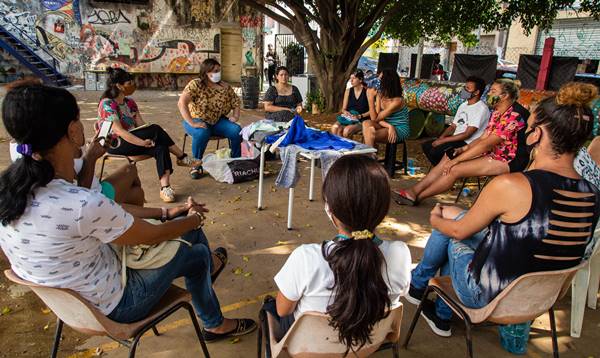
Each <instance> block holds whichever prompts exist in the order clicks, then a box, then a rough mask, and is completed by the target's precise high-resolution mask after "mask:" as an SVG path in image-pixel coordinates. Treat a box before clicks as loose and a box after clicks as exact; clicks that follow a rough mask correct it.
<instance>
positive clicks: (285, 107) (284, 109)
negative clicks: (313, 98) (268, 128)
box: [264, 66, 302, 122]
mask: <svg viewBox="0 0 600 358" xmlns="http://www.w3.org/2000/svg"><path fill="white" fill-rule="evenodd" d="M289 80H290V72H289V71H288V69H287V67H285V66H279V67H277V69H276V70H275V85H273V86H270V87H269V89H267V92H266V93H265V97H264V103H265V118H266V119H271V120H273V121H276V122H288V121H291V120H292V119H294V115H295V114H296V113H301V112H302V95H301V94H300V90H299V89H298V87H296V86H294V85H291V84H289V83H288V82H289Z"/></svg>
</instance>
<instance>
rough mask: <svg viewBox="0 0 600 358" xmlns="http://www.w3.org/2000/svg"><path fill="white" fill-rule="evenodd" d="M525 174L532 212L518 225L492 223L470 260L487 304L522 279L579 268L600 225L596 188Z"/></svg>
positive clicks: (580, 182)
mask: <svg viewBox="0 0 600 358" xmlns="http://www.w3.org/2000/svg"><path fill="white" fill-rule="evenodd" d="M523 175H525V177H526V178H527V179H528V180H529V184H530V185H531V189H532V203H531V208H530V210H529V212H528V213H527V215H525V217H524V218H523V219H521V220H520V221H519V222H516V223H510V224H508V223H504V222H502V221H500V220H499V219H496V220H495V221H494V222H492V223H491V224H490V226H489V233H488V235H487V237H486V238H485V239H484V240H483V241H482V242H481V244H480V245H479V246H478V247H477V250H475V253H474V256H473V261H472V262H471V266H470V271H471V273H472V275H473V276H472V277H473V278H474V279H475V281H476V282H477V283H478V285H479V287H480V288H481V292H482V295H483V297H482V298H484V299H486V300H487V301H488V302H489V301H491V300H492V299H494V297H496V295H498V293H500V291H502V290H503V289H504V288H505V287H506V286H508V285H509V284H510V283H511V282H512V281H514V280H515V279H516V278H518V277H519V276H522V275H524V274H527V273H530V272H539V271H553V270H561V269H566V268H569V267H573V266H576V265H577V264H579V263H580V262H581V259H582V257H583V256H584V253H585V252H586V250H588V246H589V244H590V242H591V241H592V240H591V238H592V233H593V232H594V227H595V226H596V223H597V222H598V216H599V214H600V192H599V191H598V188H596V186H594V185H593V184H591V183H589V182H588V181H586V180H584V179H579V180H578V179H571V178H566V177H563V176H560V175H558V174H554V173H551V172H548V171H543V170H531V171H527V172H524V173H523Z"/></svg>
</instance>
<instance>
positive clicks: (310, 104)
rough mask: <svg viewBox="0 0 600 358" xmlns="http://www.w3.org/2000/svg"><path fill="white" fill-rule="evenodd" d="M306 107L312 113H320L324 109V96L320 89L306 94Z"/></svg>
mask: <svg viewBox="0 0 600 358" xmlns="http://www.w3.org/2000/svg"><path fill="white" fill-rule="evenodd" d="M306 109H307V110H309V111H310V113H312V114H314V115H317V114H321V113H322V112H323V111H324V110H325V98H323V96H322V95H321V91H319V90H317V91H315V92H309V93H307V94H306Z"/></svg>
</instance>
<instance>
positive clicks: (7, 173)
mask: <svg viewBox="0 0 600 358" xmlns="http://www.w3.org/2000/svg"><path fill="white" fill-rule="evenodd" d="M78 119H79V107H78V106H77V101H76V99H75V97H74V96H73V95H72V94H71V93H70V92H69V91H67V90H65V89H63V88H57V87H50V86H45V85H43V84H41V83H40V82H39V81H31V80H24V81H19V82H15V83H13V84H10V85H8V86H7V93H6V96H5V97H4V101H3V103H2V121H3V123H4V127H5V128H6V130H7V131H8V133H9V134H10V135H11V136H12V137H13V138H14V139H15V141H17V142H18V143H20V144H22V145H24V146H23V147H24V148H26V150H23V151H22V152H20V153H21V154H23V156H22V158H20V159H17V160H16V161H15V162H14V163H12V164H11V165H10V166H9V167H8V168H7V169H6V170H4V171H3V172H2V173H1V174H0V222H1V223H2V225H4V226H6V225H8V224H10V222H11V221H13V220H17V219H19V218H20V217H21V215H23V213H24V212H25V209H26V208H27V205H28V201H29V198H30V196H31V197H33V195H34V191H35V190H36V189H37V188H40V187H44V186H46V185H47V184H48V183H50V181H51V180H52V179H53V178H54V168H53V167H52V164H51V163H50V162H49V161H47V160H44V159H42V157H43V154H45V153H46V152H47V151H48V150H50V149H52V148H53V147H54V146H55V145H56V144H57V143H58V142H59V141H60V140H61V139H62V138H63V137H64V136H65V135H66V134H67V130H68V127H69V124H71V122H73V121H76V120H78Z"/></svg>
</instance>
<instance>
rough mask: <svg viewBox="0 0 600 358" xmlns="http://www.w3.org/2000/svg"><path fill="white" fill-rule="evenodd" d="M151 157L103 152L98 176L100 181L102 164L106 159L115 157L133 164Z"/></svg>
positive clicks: (102, 172) (102, 171) (102, 170)
mask: <svg viewBox="0 0 600 358" xmlns="http://www.w3.org/2000/svg"><path fill="white" fill-rule="evenodd" d="M150 158H152V157H151V156H149V155H131V156H127V155H118V154H108V153H107V154H104V156H103V157H102V166H101V167H100V178H99V180H100V181H102V175H103V174H104V164H106V161H107V160H113V159H117V160H126V161H128V162H129V164H133V163H137V162H141V161H143V160H146V159H150Z"/></svg>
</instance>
